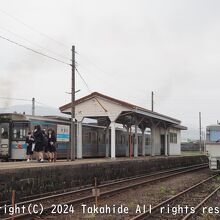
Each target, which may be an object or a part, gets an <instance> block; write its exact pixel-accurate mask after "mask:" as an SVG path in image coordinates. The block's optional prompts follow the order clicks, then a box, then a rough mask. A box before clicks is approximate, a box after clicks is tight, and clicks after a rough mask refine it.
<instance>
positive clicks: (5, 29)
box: [0, 26, 71, 61]
mask: <svg viewBox="0 0 220 220" xmlns="http://www.w3.org/2000/svg"><path fill="white" fill-rule="evenodd" d="M0 28H1V29H2V30H4V31H6V32H8V33H10V34H13V35H15V36H17V37H19V38H21V39H23V40H25V41H27V42H28V43H30V44H33V45H35V46H37V47H40V48H42V49H44V50H47V51H49V52H50V53H53V54H55V55H57V56H59V57H62V58H64V59H67V60H70V61H71V59H69V57H66V56H63V55H61V54H59V53H56V52H54V51H53V50H50V49H48V48H46V47H43V46H41V45H39V44H37V43H35V42H32V41H30V40H29V39H27V38H25V37H23V36H21V35H20V34H17V33H15V32H13V31H10V30H9V29H7V28H4V27H2V26H0Z"/></svg>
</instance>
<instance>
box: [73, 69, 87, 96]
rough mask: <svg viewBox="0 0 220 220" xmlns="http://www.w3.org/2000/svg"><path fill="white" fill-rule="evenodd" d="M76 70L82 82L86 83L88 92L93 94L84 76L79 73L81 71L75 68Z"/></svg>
mask: <svg viewBox="0 0 220 220" xmlns="http://www.w3.org/2000/svg"><path fill="white" fill-rule="evenodd" d="M75 69H76V72H77V73H78V75H79V77H80V78H81V79H82V81H83V82H84V84H85V86H86V88H87V89H88V91H89V92H91V89H90V87H89V85H88V83H87V82H86V80H85V79H84V78H83V76H82V74H81V73H80V72H79V70H78V69H77V68H75Z"/></svg>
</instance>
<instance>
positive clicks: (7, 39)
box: [0, 35, 72, 66]
mask: <svg viewBox="0 0 220 220" xmlns="http://www.w3.org/2000/svg"><path fill="white" fill-rule="evenodd" d="M0 38H2V39H4V40H6V41H8V42H10V43H13V44H15V45H17V46H20V47H23V48H25V49H27V50H30V51H32V52H34V53H36V54H39V55H41V56H44V57H47V58H49V59H52V60H55V61H57V62H59V63H63V64H66V65H68V66H72V65H71V64H69V63H67V62H65V61H62V60H60V59H57V58H55V57H52V56H50V55H47V54H45V53H42V52H40V51H37V50H35V49H32V48H30V47H28V46H25V45H23V44H21V43H18V42H16V41H13V40H11V39H9V38H6V37H3V36H1V35H0Z"/></svg>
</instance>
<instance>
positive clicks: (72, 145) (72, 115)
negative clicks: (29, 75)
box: [70, 46, 76, 160]
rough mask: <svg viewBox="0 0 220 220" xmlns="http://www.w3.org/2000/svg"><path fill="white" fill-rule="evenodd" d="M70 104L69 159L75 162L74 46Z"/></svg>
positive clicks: (73, 50) (73, 49) (73, 47)
mask: <svg viewBox="0 0 220 220" xmlns="http://www.w3.org/2000/svg"><path fill="white" fill-rule="evenodd" d="M71 92H72V94H71V95H72V102H71V148H70V154H71V155H70V158H71V160H75V149H76V146H75V145H76V144H75V140H76V138H75V133H76V132H75V46H72V91H71Z"/></svg>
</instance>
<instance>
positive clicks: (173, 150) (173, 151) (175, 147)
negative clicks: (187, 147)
mask: <svg viewBox="0 0 220 220" xmlns="http://www.w3.org/2000/svg"><path fill="white" fill-rule="evenodd" d="M169 132H171V133H176V134H177V143H170V144H169V150H168V152H169V155H171V156H172V155H181V143H180V140H181V130H179V129H174V128H171V129H170V131H169Z"/></svg>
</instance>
